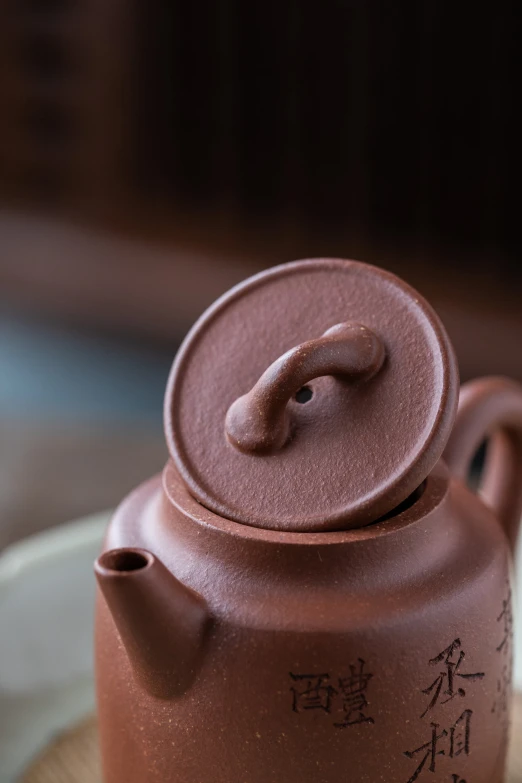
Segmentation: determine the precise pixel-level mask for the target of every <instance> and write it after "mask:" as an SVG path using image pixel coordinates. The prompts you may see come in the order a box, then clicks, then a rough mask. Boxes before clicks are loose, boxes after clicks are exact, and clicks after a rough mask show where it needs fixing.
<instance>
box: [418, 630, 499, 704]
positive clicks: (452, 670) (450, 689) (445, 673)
mask: <svg viewBox="0 0 522 783" xmlns="http://www.w3.org/2000/svg"><path fill="white" fill-rule="evenodd" d="M461 646H462V645H461V641H460V639H455V640H454V641H453V642H452V643H451V644H450V645H449V647H446V649H445V650H443V651H442V652H441V653H439V655H437V656H436V657H435V658H431V659H430V661H429V663H430V665H431V666H436V665H437V664H441V671H440V673H439V675H438V677H436V679H435V680H434V681H433V682H432V683H431V685H430V686H429V687H428V688H425V689H424V690H423V691H422V693H424V694H426V696H431V699H430V701H429V703H428V706H427V707H426V709H425V710H424V712H423V713H422V715H421V718H424V716H425V715H426V714H427V713H428V712H429V711H430V710H432V709H433V708H434V707H435V705H436V704H438V703H439V699H440V698H441V697H445V698H442V699H441V701H440V703H441V704H446V703H447V702H449V701H451V700H452V699H454V698H455V696H460V697H463V696H465V695H466V691H465V689H464V688H463V687H462V685H461V684H460V681H461V680H463V681H464V682H465V681H468V682H473V681H474V680H481V679H482V678H483V677H484V672H476V673H475V674H470V673H466V672H463V671H462V668H461V667H462V665H463V664H464V659H465V657H466V653H465V652H464V651H463V650H462V649H461ZM442 667H444V668H442ZM457 678H459V679H458V680H457Z"/></svg>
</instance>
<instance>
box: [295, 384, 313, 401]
mask: <svg viewBox="0 0 522 783" xmlns="http://www.w3.org/2000/svg"><path fill="white" fill-rule="evenodd" d="M313 396H314V393H313V391H312V389H311V388H310V387H309V386H302V387H301V388H300V389H299V391H297V392H296V393H295V401H296V402H299V403H301V405H304V404H305V402H310V400H311V399H312V397H313Z"/></svg>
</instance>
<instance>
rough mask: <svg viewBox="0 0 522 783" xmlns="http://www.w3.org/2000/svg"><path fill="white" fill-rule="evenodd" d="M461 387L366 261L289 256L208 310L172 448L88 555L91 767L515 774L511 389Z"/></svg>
mask: <svg viewBox="0 0 522 783" xmlns="http://www.w3.org/2000/svg"><path fill="white" fill-rule="evenodd" d="M458 395H459V388H458V372H457V366H456V361H455V357H454V354H453V350H452V347H451V344H450V342H449V340H448V337H447V335H446V333H445V331H444V328H443V327H442V325H441V323H440V321H439V320H438V318H437V316H436V315H435V313H434V312H433V310H432V309H431V308H430V306H429V305H428V304H427V303H426V302H425V301H424V300H423V299H422V298H421V297H420V296H419V295H418V294H417V293H416V292H415V291H413V290H412V289H411V288H410V287H409V286H407V285H405V284H404V283H402V282H401V281H400V280H398V279H397V278H396V277H394V276H393V275H391V274H388V273H386V272H383V271H381V270H379V269H377V268H375V267H372V266H368V265H365V264H359V263H357V262H352V261H340V260H325V259H321V260H312V261H301V262H296V263H293V264H287V265H283V266H281V267H277V268H274V269H271V270H269V271H268V272H266V273H263V274H261V275H258V276H256V277H254V278H252V279H250V280H248V281H246V282H245V283H244V284H242V285H240V286H238V287H237V288H235V289H233V290H232V291H231V292H229V293H228V294H227V295H225V296H224V297H223V298H221V299H220V300H219V301H218V302H217V303H216V304H215V305H214V306H213V307H211V308H210V309H209V310H208V311H207V312H206V313H205V314H204V315H203V316H202V318H201V319H200V320H199V321H198V323H197V324H196V325H195V327H194V328H193V330H192V331H191V332H190V333H189V335H188V337H187V338H186V340H185V342H184V344H183V346H182V348H181V350H180V352H179V354H178V356H177V359H176V361H175V363H174V366H173V369H172V373H171V377H170V380H169V385H168V389H167V394H166V401H165V431H166V438H167V442H168V446H169V451H170V454H171V459H170V461H169V462H168V464H167V466H166V468H165V470H164V473H163V476H162V477H161V478H160V477H158V478H154V479H152V480H150V481H149V482H147V483H145V484H144V485H142V486H141V487H139V488H138V489H137V490H136V491H135V492H133V493H132V494H131V495H130V496H129V497H128V498H127V499H126V500H125V501H124V502H123V503H122V505H121V506H120V507H119V509H118V510H117V511H116V513H115V515H114V518H113V520H112V522H111V524H110V527H109V530H108V532H107V537H106V541H105V545H104V552H103V554H102V555H101V556H100V558H99V559H98V561H97V563H96V575H97V578H98V582H99V585H100V588H101V589H100V591H99V597H98V607H97V624H96V657H97V688H98V707H99V720H100V732H101V746H102V756H103V769H104V779H105V783H282V781H284V783H348V781H349V782H350V783H381V781H385V782H386V783H413V782H414V781H416V780H419V781H421V783H422V781H424V780H426V781H427V782H429V781H435V782H438V781H444V782H445V783H501V781H503V779H504V763H505V754H506V742H507V736H508V725H509V708H510V695H511V673H512V647H513V638H512V637H513V627H512V626H513V622H512V607H511V600H512V599H511V587H510V577H511V551H512V548H513V544H514V540H515V537H516V533H517V526H518V521H519V516H520V512H521V504H522V489H521V488H522V390H521V389H520V387H519V386H518V385H517V384H515V383H512V382H510V381H508V380H504V379H486V380H480V381H476V382H474V383H471V384H468V385H467V386H465V387H464V388H463V389H462V391H461V394H460V404H459V406H458V412H457V402H458ZM455 417H456V418H455ZM487 436H488V437H490V444H489V448H488V453H487V462H486V466H485V469H484V478H483V482H482V497H479V496H478V495H476V494H474V493H473V492H472V491H471V490H470V489H468V487H467V485H466V479H467V474H468V471H469V466H470V462H471V459H472V457H473V455H474V453H475V452H476V450H477V448H478V447H479V445H480V444H481V442H482V441H483V439H484V438H485V437H487Z"/></svg>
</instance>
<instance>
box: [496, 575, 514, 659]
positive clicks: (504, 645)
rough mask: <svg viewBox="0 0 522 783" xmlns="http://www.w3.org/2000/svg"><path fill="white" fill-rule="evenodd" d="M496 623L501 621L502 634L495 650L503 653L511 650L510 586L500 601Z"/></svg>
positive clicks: (511, 611)
mask: <svg viewBox="0 0 522 783" xmlns="http://www.w3.org/2000/svg"><path fill="white" fill-rule="evenodd" d="M497 623H502V626H503V636H502V641H501V642H500V644H499V645H498V647H497V652H503V653H504V654H505V655H507V654H509V653H510V651H511V642H512V639H513V607H512V601H511V588H510V589H509V592H508V594H507V598H505V599H504V600H503V601H502V611H501V613H500V614H499V616H498V617H497Z"/></svg>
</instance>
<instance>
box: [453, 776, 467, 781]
mask: <svg viewBox="0 0 522 783" xmlns="http://www.w3.org/2000/svg"><path fill="white" fill-rule="evenodd" d="M451 783H466V781H465V780H464V778H461V777H460V775H452V776H451Z"/></svg>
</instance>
